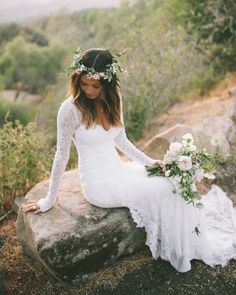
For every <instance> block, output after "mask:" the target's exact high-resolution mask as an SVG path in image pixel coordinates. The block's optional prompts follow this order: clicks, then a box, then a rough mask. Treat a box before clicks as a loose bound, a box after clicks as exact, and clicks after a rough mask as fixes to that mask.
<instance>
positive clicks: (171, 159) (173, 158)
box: [164, 151, 176, 164]
mask: <svg viewBox="0 0 236 295" xmlns="http://www.w3.org/2000/svg"><path fill="white" fill-rule="evenodd" d="M174 161H176V155H175V154H172V153H171V152H170V151H167V153H166V154H165V156H164V163H165V164H171V163H172V162H174Z"/></svg>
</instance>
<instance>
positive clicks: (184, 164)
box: [178, 156, 192, 171]
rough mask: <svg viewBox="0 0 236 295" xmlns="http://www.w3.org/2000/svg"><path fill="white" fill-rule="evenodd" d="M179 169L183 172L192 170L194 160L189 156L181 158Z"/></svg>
mask: <svg viewBox="0 0 236 295" xmlns="http://www.w3.org/2000/svg"><path fill="white" fill-rule="evenodd" d="M178 166H179V168H180V169H181V170H183V171H188V170H190V169H191V168H192V160H191V158H190V157H188V156H180V157H179V164H178Z"/></svg>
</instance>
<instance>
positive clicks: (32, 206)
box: [22, 201, 42, 214]
mask: <svg viewBox="0 0 236 295" xmlns="http://www.w3.org/2000/svg"><path fill="white" fill-rule="evenodd" d="M22 211H23V212H24V213H27V212H30V211H33V212H34V214H38V213H42V211H41V210H40V207H39V205H38V204H37V202H36V201H28V202H27V203H26V204H25V205H23V206H22Z"/></svg>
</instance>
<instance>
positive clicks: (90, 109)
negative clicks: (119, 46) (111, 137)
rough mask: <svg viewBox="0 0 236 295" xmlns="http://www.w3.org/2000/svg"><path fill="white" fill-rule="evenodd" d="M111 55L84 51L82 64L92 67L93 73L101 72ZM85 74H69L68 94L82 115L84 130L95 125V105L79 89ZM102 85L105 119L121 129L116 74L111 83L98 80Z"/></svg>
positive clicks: (109, 60)
mask: <svg viewBox="0 0 236 295" xmlns="http://www.w3.org/2000/svg"><path fill="white" fill-rule="evenodd" d="M112 57H113V56H112V55H111V53H110V52H109V51H108V50H104V49H99V48H92V49H88V50H87V51H85V53H84V54H83V64H84V65H85V66H86V67H93V68H94V69H95V71H97V72H102V71H104V69H105V68H106V65H107V64H110V63H111V62H112ZM85 74H86V72H84V71H83V72H81V73H79V74H78V73H76V72H75V71H74V72H73V73H72V74H71V77H70V78H71V80H70V84H69V89H68V90H69V94H70V95H72V97H73V99H74V103H75V105H76V106H77V108H78V109H79V110H80V112H81V113H82V123H83V124H84V125H85V126H86V128H89V127H91V126H92V125H93V124H94V123H96V119H97V114H96V108H95V103H94V102H93V101H92V100H91V99H88V98H87V96H86V95H85V93H84V92H83V91H82V90H81V88H80V79H81V77H82V76H83V75H85ZM100 82H101V83H102V85H103V95H102V97H101V102H102V107H103V109H104V113H105V115H106V118H107V120H108V122H109V123H110V125H111V126H115V127H121V126H123V124H122V122H121V112H122V101H121V100H122V99H121V95H120V92H119V89H118V88H119V87H120V86H119V79H118V77H117V76H116V74H114V75H113V78H112V83H110V82H108V81H107V80H105V79H103V78H102V77H101V78H100Z"/></svg>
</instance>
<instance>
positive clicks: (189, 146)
mask: <svg viewBox="0 0 236 295" xmlns="http://www.w3.org/2000/svg"><path fill="white" fill-rule="evenodd" d="M186 147H187V149H188V150H189V151H190V152H195V151H196V150H197V147H196V145H194V144H188V145H186Z"/></svg>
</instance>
